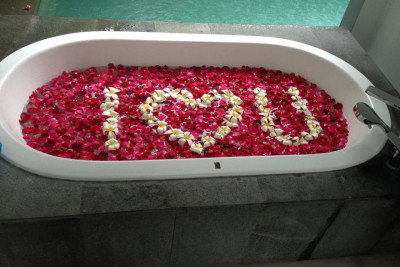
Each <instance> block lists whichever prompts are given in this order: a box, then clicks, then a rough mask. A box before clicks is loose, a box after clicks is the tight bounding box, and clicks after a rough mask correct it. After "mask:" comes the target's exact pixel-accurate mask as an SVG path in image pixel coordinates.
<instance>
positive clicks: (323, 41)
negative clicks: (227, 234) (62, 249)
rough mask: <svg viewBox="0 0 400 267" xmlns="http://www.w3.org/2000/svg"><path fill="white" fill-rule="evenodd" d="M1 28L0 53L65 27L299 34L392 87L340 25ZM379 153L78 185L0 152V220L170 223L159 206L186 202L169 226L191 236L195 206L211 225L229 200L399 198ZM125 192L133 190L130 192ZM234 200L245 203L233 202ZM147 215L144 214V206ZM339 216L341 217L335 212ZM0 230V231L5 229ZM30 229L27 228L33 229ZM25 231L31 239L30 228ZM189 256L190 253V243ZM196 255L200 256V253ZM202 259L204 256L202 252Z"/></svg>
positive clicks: (78, 26) (11, 20) (42, 23)
mask: <svg viewBox="0 0 400 267" xmlns="http://www.w3.org/2000/svg"><path fill="white" fill-rule="evenodd" d="M0 29H1V31H0V37H1V38H0V59H2V58H4V57H5V56H7V55H8V54H10V53H12V52H13V51H15V50H16V49H18V48H20V47H22V46H24V45H27V44H30V43H32V42H35V41H38V40H41V39H44V38H48V37H52V36H56V35H61V34H66V33H71V32H79V31H91V30H107V31H153V32H154V31H160V32H182V33H200V34H202V33H208V34H210V33H211V34H236V35H259V36H271V37H280V38H286V39H291V40H295V41H300V42H303V43H306V44H310V45H313V46H316V47H318V48H321V49H324V50H326V51H328V52H330V53H332V54H334V55H336V56H338V57H341V58H342V59H344V60H346V61H347V62H349V63H350V64H352V65H353V66H356V67H357V68H358V69H359V70H360V71H361V72H363V73H364V74H365V75H366V76H367V77H368V78H369V79H370V80H371V81H372V82H373V83H374V84H376V85H377V86H381V87H383V88H386V89H387V90H391V89H392V87H391V85H390V83H388V81H387V80H386V78H385V77H384V76H383V74H382V72H381V71H380V70H379V69H378V68H377V67H376V65H375V64H374V63H373V62H372V61H371V60H370V58H369V57H368V55H367V54H366V53H365V51H364V50H363V49H362V48H361V46H360V45H359V44H358V42H357V41H356V40H355V39H354V37H353V36H352V35H351V33H350V32H349V31H348V30H346V29H343V28H338V27H332V28H331V27H298V26H260V25H226V24H192V23H172V22H140V21H109V20H87V19H72V18H45V17H31V16H14V15H0ZM399 124H400V123H399ZM385 151H386V150H385ZM385 151H384V152H383V153H382V154H381V155H380V156H378V157H377V158H376V159H375V160H374V161H372V162H368V163H366V164H363V165H361V166H357V167H353V168H349V169H345V170H340V171H334V172H325V173H313V174H299V175H269V176H261V177H241V178H238V177H228V178H215V179H196V180H183V181H147V182H125V183H83V182H68V181H60V180H53V179H48V178H44V177H40V176H38V175H34V174H31V173H29V172H26V171H23V170H21V169H19V168H17V167H15V166H13V165H11V164H9V163H8V162H6V161H5V160H4V159H2V158H0V177H1V179H0V221H12V220H17V221H18V220H22V221H23V220H25V219H33V218H35V219H37V220H41V219H40V218H47V219H48V218H57V217H67V218H68V217H69V216H83V217H85V218H84V219H82V222H81V227H83V228H84V227H85V225H88V226H89V225H93V223H94V222H93V221H91V218H93V217H91V215H90V216H89V215H87V214H96V215H93V216H103V215H98V214H102V213H110V214H111V213H117V212H129V211H144V210H162V213H163V217H161V218H156V219H155V220H154V223H155V224H157V225H163V227H164V228H168V227H170V226H171V225H172V224H173V220H172V219H171V218H172V216H171V214H170V213H169V211H168V209H171V208H183V209H187V210H188V212H187V213H184V214H185V217H184V216H183V213H182V214H181V213H177V218H178V219H181V224H182V225H176V228H174V229H175V230H176V233H175V234H176V235H180V237H182V238H188V236H190V234H191V235H195V234H196V231H192V232H190V233H185V232H184V231H186V230H185V229H186V228H184V227H183V224H185V225H186V227H187V225H190V226H191V225H195V224H196V223H200V224H201V225H202V226H204V225H205V226H204V227H205V228H204V229H207V225H206V224H207V222H201V221H197V220H194V219H193V218H195V215H194V214H195V212H198V213H201V212H203V211H201V210H200V211H196V210H194V209H192V210H191V208H193V207H195V208H196V207H219V208H216V210H213V212H212V213H211V214H212V215H214V214H217V215H216V218H215V221H216V222H217V224H218V220H222V219H224V220H228V219H229V220H230V216H234V214H235V213H234V212H231V213H229V212H228V210H229V209H232V208H230V206H233V207H236V208H237V209H238V211H240V212H241V213H240V214H244V213H252V210H247V207H248V206H249V205H250V206H251V205H253V204H257V203H282V202H302V203H307V202H310V201H321V200H322V201H336V200H338V199H339V200H347V199H353V200H354V199H356V200H357V199H360V198H362V199H364V198H383V199H385V198H387V197H397V198H398V196H399V192H400V181H399V180H398V173H392V172H390V171H389V170H387V169H386V168H384V164H383V162H384V156H385V153H387V151H386V152H385ZM133 196H134V198H132V197H133ZM353 200H352V201H353ZM361 201H363V200H361ZM371 201H375V200H371ZM390 201H391V200H383V201H381V203H382V205H381V206H379V205H378V204H376V202H373V203H375V204H376V205H378V206H376V208H375V210H377V212H374V214H380V213H379V212H378V211H379V210H380V209H381V208H385V205H391V202H390ZM353 202H354V201H353ZM353 202H352V203H353ZM367 202H368V201H367ZM332 203H333V202H329V203H327V204H329V205H332ZM357 203H358V202H357ZM357 203H356V204H357ZM387 203H388V204H387ZM353 204H354V203H353ZM243 205H244V206H243ZM242 206H243V207H245V208H242ZM370 206H371V205H369V202H368V205H367V204H365V205H361V206H360V207H361V208H362V207H370ZM220 207H223V208H220ZM333 207H334V205H333ZM356 209H357V210H356V211H359V210H360V209H359V208H357V207H356ZM164 210H165V212H164ZM347 210H349V211H348V212H351V206H350V208H348V209H346V207H345V208H344V209H343V212H345V211H347ZM329 211H330V212H334V208H331V210H329ZM288 212H290V211H288ZM353 213H354V212H353ZM388 213H389V212H388ZM319 214H321V213H319ZM363 214H364V213H363ZM180 215H182V216H180ZM201 215H204V214H197V213H196V216H197V217H202V216H201ZM206 215H208V214H206ZM344 215H345V214H344ZM344 215H343V216H344ZM106 216H108V215H106ZM149 216H150V217H151V214H150V215H149ZM210 216H211V215H210ZM236 216H237V215H236ZM327 216H328V215H327ZM203 217H204V216H203ZM205 217H207V216H205ZM292 217H293V216H292ZM338 218H341V217H340V216H339V217H338ZM132 220H135V221H134V223H135V224H137V225H139V226H140V227H142V228H143V229H144V230H146V229H149V228H151V229H153V228H152V227H151V226H148V225H146V223H145V221H147V220H144V219H143V218H142V217H137V218H134V219H132ZM232 220H236V221H237V222H238V223H240V218H236V217H235V218H233V219H232ZM111 221H113V220H111ZM107 223H108V220H107V219H104V220H102V222H101V223H98V225H96V228H90V227H87V229H85V231H86V232H90V233H93V235H92V237H93V238H94V237H96V236H97V237H98V236H99V235H96V231H97V233H99V232H101V233H102V234H103V232H104V231H106V230H107V229H108V227H109V225H108V224H107ZM245 223H246V221H244V222H243V224H245ZM262 223H263V222H261V223H260V225H262ZM267 223H268V222H265V224H267ZM44 224H45V225H42V226H43V227H44V226H46V229H47V224H48V226H49V227H50V229H55V230H54V231H56V230H57V229H58V228H63V229H69V231H71V233H74V232H75V231H76V227H77V224H78V222H77V221H75V220H74V219H71V220H67V221H63V222H62V224H61V225H58V224H55V223H54V224H53V223H51V222H49V223H47V222H45V223H44ZM120 224H121V227H122V228H127V227H126V226H124V225H122V224H123V223H122V222H121V223H120ZM181 226H182V227H181ZM241 226H242V225H240V224H237V225H232V226H231V227H230V228H234V227H237V228H238V229H239V228H241ZM267 226H268V225H267ZM218 227H219V229H220V230H219V233H221V234H223V231H224V230H227V231H228V230H229V231H231V230H232V229H225V227H224V224H223V223H220V225H219V226H218ZM209 228H210V229H214V225H210V226H209ZM10 229H11V228H10ZM159 229H161V228H159ZM374 229H375V228H374ZM394 229H395V230H394V231H397V232H395V233H394V234H393V235H390V237H396V236H398V235H399V233H398V232H399V231H398V230H396V229H399V227H397V228H394ZM170 230H171V229H169V228H168V229H164V230H163V231H162V233H164V234H165V233H166V232H171V231H170ZM3 231H7V229H5V230H3ZM20 231H26V229H25V228H23V227H22V228H21V229H20ZM160 231H161V230H160ZM240 233H241V234H242V235H243V236H246V235H247V234H246V228H243V229H242V230H241V232H240ZM31 234H32V235H34V231H33V232H32V233H31ZM129 235H130V236H129ZM135 235H136V232H135V231H132V232H130V233H128V234H125V233H120V232H118V231H117V232H114V233H113V235H111V234H110V236H104V235H102V236H103V237H104V240H105V241H107V239H110V240H111V239H113V238H116V237H118V238H121V239H127V238H136V236H135ZM90 236H91V235H86V236H85V238H88V237H90ZM159 236H161V237H160V238H161V239H165V240H171V237H170V236H162V235H161V234H160V235H159ZM194 237H195V236H194ZM32 238H33V239H34V236H33V237H32ZM64 239H65V242H66V244H67V245H68V247H74V246H75V245H74V244H75V243H74V242H77V241H76V240H74V239H70V238H68V237H65V238H64ZM237 239H238V240H239V239H241V236H237ZM242 239H243V238H242ZM49 240H51V238H49ZM104 240H93V242H92V243H90V244H96V241H102V242H104ZM182 240H183V239H182ZM183 241H185V240H183ZM183 241H182V242H183ZM189 241H190V240H186V241H185V242H184V243H187V242H189ZM210 242H214V243H217V242H218V238H217V239H212V240H210ZM106 243H108V242H106ZM394 243H396V240H389V241H388V244H394ZM238 244H239V242H238V243H235V244H234V245H232V247H229V248H228V250H229V251H231V252H232V254H234V252H235V251H236V250H238V248H237V247H235V245H238ZM396 244H397V243H396ZM158 245H160V246H159V247H158V249H159V250H160V251H164V247H163V246H162V245H161V244H158ZM175 245H176V246H179V245H180V244H179V243H176V244H175ZM181 245H182V244H181ZM182 246H183V245H182ZM0 247H1V246H0ZM211 248H212V247H211ZM98 249H104V247H103V248H97V247H96V246H95V245H94V246H93V247H90V248H88V250H87V251H88V253H90V252H91V251H92V252H93V253H97V250H98ZM128 249H132V250H134V249H136V248H128ZM382 251H390V248H385V249H383V250H381V251H378V252H382ZM189 252H190V251H189ZM217 252H218V251H217ZM247 252H248V253H249V254H250V253H251V251H247ZM193 254H195V251H194V252H193ZM217 254H218V253H217ZM350 255H357V254H350ZM123 256H124V255H123ZM121 257H122V256H121ZM124 257H125V256H124ZM158 257H159V258H157V257H156V258H154V262H152V263H157V261H159V262H164V261H165V259H164V258H165V257H166V256H165V255H161V254H160V255H158ZM205 257H206V256H205ZM205 257H203V259H204V258H205ZM172 259H174V260H175V262H181V263H182V264H183V263H184V261H183V259H181V258H179V256H175V258H174V255H172ZM76 260H79V259H76ZM92 260H93V261H94V262H93V265H95V264H96V262H95V261H96V258H92ZM120 260H123V261H124V260H126V259H125V258H123V257H122V258H120ZM144 260H148V259H144ZM209 260H211V258H210V259H209ZM223 260H225V261H226V262H229V260H232V259H223ZM99 262H100V263H104V262H101V259H100V258H99ZM1 263H2V258H1V255H0V266H1V265H2V264H1ZM74 263H76V262H71V265H72V264H74ZM256 266H257V267H262V266H272V267H303V266H328V267H329V266H345V267H347V266H348V267H353V266H383V267H386V266H387V267H391V266H400V254H388V255H375V256H363V257H347V258H334V259H327V260H309V261H302V262H280V263H275V264H268V265H254V266H253V267H256Z"/></svg>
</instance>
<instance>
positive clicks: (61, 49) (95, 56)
mask: <svg viewBox="0 0 400 267" xmlns="http://www.w3.org/2000/svg"><path fill="white" fill-rule="evenodd" d="M95 34H97V35H95ZM104 34H105V33H103V35H102V34H99V33H86V35H82V34H81V35H79V34H75V35H67V36H61V37H56V38H53V39H48V40H45V41H41V42H38V43H35V44H33V45H30V46H28V47H25V48H24V49H21V50H20V51H17V52H16V53H14V54H12V55H11V56H9V57H8V58H6V59H5V60H4V61H3V62H2V64H1V65H0V75H2V76H1V77H0V114H1V116H0V123H2V124H3V125H4V126H5V127H6V128H7V129H8V131H9V132H11V133H12V138H14V139H16V140H19V142H20V143H21V144H22V145H24V141H23V139H22V133H21V127H20V124H19V121H18V120H19V116H20V114H21V111H22V110H23V108H24V106H25V105H26V103H27V100H28V97H29V95H30V94H31V93H32V91H33V90H35V89H36V88H38V87H40V86H42V85H43V84H45V83H47V82H49V81H50V79H51V78H53V77H55V76H57V75H59V74H60V73H62V72H63V71H72V70H80V69H85V68H88V67H92V66H94V67H96V66H106V65H107V64H109V63H114V64H123V65H135V66H151V65H168V66H171V67H173V66H201V65H207V66H230V67H240V66H243V65H247V66H255V67H265V68H267V69H274V70H282V71H283V72H289V73H296V74H298V75H301V76H303V77H305V78H306V79H307V80H309V81H310V82H313V83H316V84H317V85H318V86H319V87H320V88H323V89H324V90H326V91H327V92H328V93H329V94H330V95H331V96H332V97H333V98H335V99H336V101H338V102H341V103H342V104H343V106H344V115H345V117H346V119H347V120H348V123H349V138H348V140H349V141H348V144H347V147H346V148H345V149H344V150H346V149H349V148H351V147H352V146H355V145H357V144H359V143H360V142H362V141H363V140H364V139H365V138H366V137H367V136H368V135H370V134H371V130H369V129H368V128H367V127H366V126H365V125H363V124H362V123H361V122H359V121H358V120H357V119H356V117H355V116H354V115H353V106H354V105H355V103H357V102H366V103H368V104H370V105H371V106H372V107H374V108H375V109H376V110H377V112H378V114H379V115H381V116H382V117H383V119H384V120H385V121H386V122H387V123H389V124H390V117H389V114H388V112H387V109H386V107H385V106H384V105H383V104H381V103H379V102H377V101H375V100H374V99H371V98H370V97H369V96H367V95H366V94H365V93H364V89H365V88H367V87H368V85H370V84H371V83H370V82H369V81H368V80H367V79H366V78H365V77H364V76H363V75H362V74H361V73H359V72H358V71H357V70H356V69H354V68H353V67H352V66H350V65H349V64H347V63H345V62H344V61H342V60H341V59H339V58H337V57H335V56H333V55H331V54H329V53H326V52H324V51H322V50H320V49H317V48H314V47H311V46H308V45H304V44H300V43H296V42H293V41H287V40H281V39H276V38H255V37H253V38H246V37H232V36H217V37H215V36H213V37H210V36H205V35H203V36H200V37H199V36H197V35H183V37H182V36H181V35H175V36H174V35H162V34H161V35H157V38H155V39H152V38H154V36H151V35H150V37H149V35H146V34H143V35H140V34H137V35H133V37H132V35H128V38H126V37H125V36H122V35H111V36H110V37H111V38H110V37H107V36H104ZM106 37H107V38H106ZM178 37H179V38H178ZM132 39H133V40H132ZM177 39H178V40H177ZM11 62H12V64H11ZM375 131H376V130H375ZM375 135H380V133H375ZM373 146H379V147H380V148H381V147H382V146H383V142H382V140H381V141H380V142H377V143H376V144H373ZM29 149H30V148H29ZM378 149H379V148H378ZM331 153H333V152H331Z"/></svg>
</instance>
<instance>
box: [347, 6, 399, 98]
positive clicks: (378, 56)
mask: <svg viewBox="0 0 400 267" xmlns="http://www.w3.org/2000/svg"><path fill="white" fill-rule="evenodd" d="M352 33H353V35H354V37H355V38H356V39H357V40H358V41H359V43H360V44H361V45H362V46H363V47H364V49H365V50H366V51H367V53H368V54H369V56H370V57H371V58H372V60H374V61H375V63H376V64H377V65H378V67H379V68H380V69H381V70H382V71H383V73H384V74H385V76H386V77H387V78H388V79H389V81H390V82H391V83H392V84H393V86H394V87H395V88H396V89H397V91H399V92H400V0H366V1H365V3H364V6H363V7H362V9H361V12H360V15H359V17H358V18H357V20H356V23H355V25H354V27H353V30H352Z"/></svg>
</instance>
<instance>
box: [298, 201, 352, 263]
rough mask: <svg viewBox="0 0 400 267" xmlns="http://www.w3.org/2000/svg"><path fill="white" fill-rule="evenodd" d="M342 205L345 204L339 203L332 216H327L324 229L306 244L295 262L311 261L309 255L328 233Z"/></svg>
mask: <svg viewBox="0 0 400 267" xmlns="http://www.w3.org/2000/svg"><path fill="white" fill-rule="evenodd" d="M344 205H345V202H342V203H340V204H339V205H338V207H337V208H336V210H335V211H334V212H333V213H332V215H331V216H329V217H328V218H327V219H326V223H325V226H324V228H323V229H322V230H321V232H320V233H318V234H317V235H316V237H315V238H314V239H313V240H312V241H311V242H310V243H309V244H308V246H307V247H306V249H305V250H304V251H303V252H302V253H300V256H299V257H298V258H297V261H304V260H310V259H311V255H312V253H313V252H314V250H315V248H316V247H317V246H318V244H319V242H320V241H321V240H322V238H323V237H324V235H325V233H326V232H327V231H328V229H329V228H330V227H331V225H332V224H333V223H334V222H335V220H336V218H337V217H338V215H339V213H340V211H341V210H342V208H343V206H344Z"/></svg>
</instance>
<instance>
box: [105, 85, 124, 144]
mask: <svg viewBox="0 0 400 267" xmlns="http://www.w3.org/2000/svg"><path fill="white" fill-rule="evenodd" d="M119 91H120V90H118V89H116V88H114V87H108V88H105V89H104V91H103V93H104V97H105V103H103V104H101V106H100V108H101V109H102V110H103V115H104V116H107V117H108V118H107V121H106V122H104V123H103V134H107V137H108V140H107V141H106V142H105V146H106V149H107V150H116V149H119V146H120V144H119V141H118V140H117V134H118V118H119V114H118V113H117V112H115V110H114V108H116V107H117V106H118V104H119V102H118V95H117V93H118V92H119Z"/></svg>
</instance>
